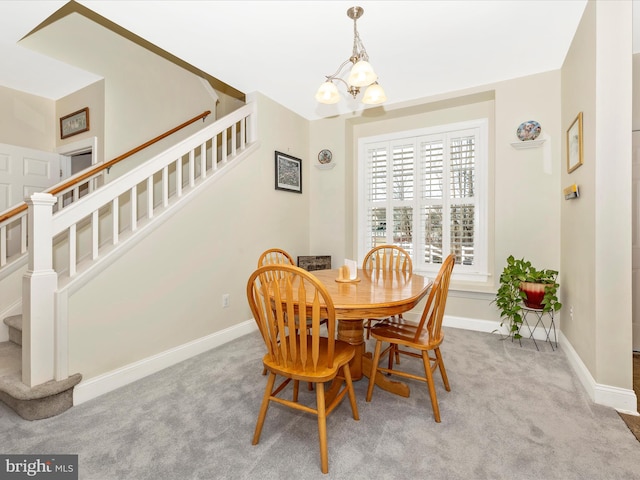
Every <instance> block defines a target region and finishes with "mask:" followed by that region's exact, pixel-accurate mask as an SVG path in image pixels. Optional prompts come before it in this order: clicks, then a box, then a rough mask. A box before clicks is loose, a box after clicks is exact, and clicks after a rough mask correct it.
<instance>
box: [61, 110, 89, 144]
mask: <svg viewBox="0 0 640 480" xmlns="http://www.w3.org/2000/svg"><path fill="white" fill-rule="evenodd" d="M88 130H89V107H84V108H82V109H80V110H78V111H77V112H73V113H70V114H69V115H65V116H64V117H61V118H60V138H67V137H71V136H73V135H77V134H79V133H82V132H87V131H88Z"/></svg>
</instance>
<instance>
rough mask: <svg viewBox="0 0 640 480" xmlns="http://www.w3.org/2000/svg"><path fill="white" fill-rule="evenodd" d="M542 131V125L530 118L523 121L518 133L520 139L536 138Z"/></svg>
mask: <svg viewBox="0 0 640 480" xmlns="http://www.w3.org/2000/svg"><path fill="white" fill-rule="evenodd" d="M541 131H542V127H541V126H540V124H539V123H538V122H536V121H535V120H529V121H527V122H522V123H521V124H520V126H519V127H518V131H517V135H518V138H519V139H520V140H522V141H523V142H524V141H527V140H535V139H536V138H538V135H540V132H541Z"/></svg>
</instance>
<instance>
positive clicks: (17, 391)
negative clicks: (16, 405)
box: [0, 373, 82, 400]
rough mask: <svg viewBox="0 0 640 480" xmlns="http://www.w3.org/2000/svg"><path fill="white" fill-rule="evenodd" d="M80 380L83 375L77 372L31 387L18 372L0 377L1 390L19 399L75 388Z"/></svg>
mask: <svg viewBox="0 0 640 480" xmlns="http://www.w3.org/2000/svg"><path fill="white" fill-rule="evenodd" d="M80 380H82V375H80V374H79V373H76V374H74V375H71V376H70V377H69V378H66V379H64V380H60V381H55V380H51V381H49V382H45V383H42V384H40V385H36V386H35V387H32V388H30V387H28V386H27V385H25V384H24V383H22V378H21V375H20V374H19V373H18V374H13V375H6V376H4V377H0V391H1V392H5V393H8V394H9V395H11V396H12V397H13V398H15V399H17V400H36V399H41V398H45V397H50V396H52V395H57V394H58V393H60V392H64V391H65V390H68V389H70V388H73V387H75V386H76V385H77V384H78V383H80Z"/></svg>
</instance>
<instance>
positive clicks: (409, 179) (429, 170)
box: [358, 119, 488, 281]
mask: <svg viewBox="0 0 640 480" xmlns="http://www.w3.org/2000/svg"><path fill="white" fill-rule="evenodd" d="M487 124H488V122H487V120H486V119H481V120H474V121H470V122H464V123H458V124H450V125H443V126H439V127H432V128H427V129H423V130H416V131H411V132H400V133H397V134H393V135H386V136H379V137H369V138H362V139H360V142H359V158H360V163H359V166H360V169H359V172H360V177H359V178H360V183H359V202H358V226H359V229H358V239H359V243H358V246H359V252H358V255H359V257H360V258H362V257H364V255H365V254H366V252H367V251H369V250H370V249H371V248H373V247H375V246H377V245H382V244H394V245H398V246H400V247H402V248H404V249H405V250H407V251H408V252H409V253H410V254H411V258H412V260H413V267H414V270H417V271H422V272H425V273H430V272H433V273H436V272H437V271H438V270H439V269H440V265H441V264H442V262H443V260H444V258H446V257H447V255H449V254H450V253H453V254H454V255H455V257H456V269H455V270H454V274H455V277H456V278H457V279H462V280H474V281H485V280H486V279H487V257H488V252H487V249H488V244H487V194H488V192H487V174H488V152H487V135H488V133H487Z"/></svg>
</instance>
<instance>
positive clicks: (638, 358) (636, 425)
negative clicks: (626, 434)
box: [620, 353, 640, 442]
mask: <svg viewBox="0 0 640 480" xmlns="http://www.w3.org/2000/svg"><path fill="white" fill-rule="evenodd" d="M633 390H634V391H635V392H636V397H637V399H638V412H640V353H634V354H633ZM620 416H621V417H622V419H623V420H624V423H626V424H627V427H629V430H631V432H632V433H633V434H634V435H635V436H636V438H637V439H638V441H639V442H640V416H638V415H626V414H624V413H621V414H620Z"/></svg>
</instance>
